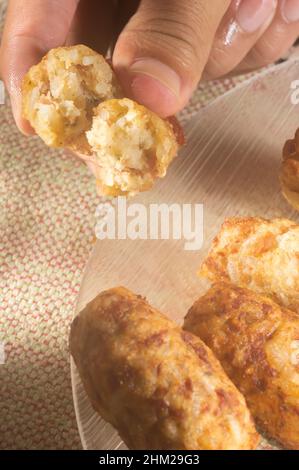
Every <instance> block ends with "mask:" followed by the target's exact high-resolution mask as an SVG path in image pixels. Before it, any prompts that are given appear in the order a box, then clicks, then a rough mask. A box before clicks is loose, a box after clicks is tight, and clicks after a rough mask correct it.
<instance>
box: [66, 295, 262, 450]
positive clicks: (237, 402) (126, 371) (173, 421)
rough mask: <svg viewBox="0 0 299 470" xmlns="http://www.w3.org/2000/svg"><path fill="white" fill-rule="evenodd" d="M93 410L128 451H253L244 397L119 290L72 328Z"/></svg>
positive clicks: (138, 300) (174, 331) (204, 355)
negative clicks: (114, 431)
mask: <svg viewBox="0 0 299 470" xmlns="http://www.w3.org/2000/svg"><path fill="white" fill-rule="evenodd" d="M70 349H71V353H72V355H73V358H74V360H75V363H76V365H77V367H78V370H79V373H80V376H81V379H82V382H83V384H84V386H85V389H86V392H87V394H88V396H89V398H90V400H91V403H92V405H93V407H94V409H95V410H96V411H97V412H98V413H99V414H100V415H101V416H102V417H103V418H104V419H105V420H106V421H108V422H109V423H111V424H112V425H113V426H114V427H115V428H116V429H117V430H118V432H119V434H120V436H121V437H122V439H123V440H124V442H125V443H126V444H127V446H128V447H129V448H130V449H148V450H150V449H156V450H158V449H178V450H185V449H188V450H192V449H195V450H197V449H208V450H212V449H222V450H223V449H254V448H256V446H257V444H258V442H259V436H258V434H257V433H256V431H255V428H254V425H253V422H252V419H251V416H250V413H249V411H248V409H247V407H246V404H245V400H244V398H243V396H242V395H241V394H240V392H239V391H238V390H237V389H236V388H235V386H234V385H233V384H232V383H231V381H230V380H229V379H228V378H227V376H226V375H225V373H224V371H223V369H222V367H221V366H220V364H219V362H218V360H217V359H216V358H215V357H214V355H213V354H212V352H211V351H210V349H209V348H207V347H206V346H205V344H204V343H203V342H202V341H201V340H200V339H198V338H196V337H195V336H193V335H192V334H190V333H187V332H184V331H183V330H182V329H181V328H179V327H178V326H177V325H176V324H175V323H174V322H172V321H171V320H169V319H168V318H166V317H165V316H164V315H162V314H161V313H160V312H159V311H157V310H156V309H154V308H152V307H151V306H150V305H149V304H148V303H147V302H146V301H145V300H144V299H143V298H142V297H141V296H138V295H135V294H133V293H131V292H130V291H128V290H127V289H125V288H122V287H120V288H115V289H110V290H108V291H105V292H103V293H101V294H99V295H98V296H97V297H96V298H95V299H94V300H93V301H92V302H91V303H89V304H88V305H87V307H86V308H85V309H84V310H83V311H82V312H81V313H80V314H79V316H77V317H76V318H75V319H74V321H73V323H72V326H71V333H70Z"/></svg>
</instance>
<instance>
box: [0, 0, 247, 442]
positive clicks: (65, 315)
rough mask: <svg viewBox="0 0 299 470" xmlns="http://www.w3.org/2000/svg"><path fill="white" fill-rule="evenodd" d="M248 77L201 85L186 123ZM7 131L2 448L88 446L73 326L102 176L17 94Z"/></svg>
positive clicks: (1, 192)
mask: <svg viewBox="0 0 299 470" xmlns="http://www.w3.org/2000/svg"><path fill="white" fill-rule="evenodd" d="M5 3H6V2H4V3H3V2H1V3H0V20H1V30H2V27H3V18H4V15H5ZM243 79H244V77H239V78H237V79H226V80H222V81H215V82H212V83H208V84H204V85H201V86H199V88H198V89H197V91H196V92H195V93H194V96H193V98H192V100H191V102H190V105H189V107H188V108H186V109H185V110H184V111H183V112H182V113H181V116H180V117H181V120H182V122H185V121H186V120H188V119H190V117H191V116H192V115H194V113H195V112H196V111H197V110H198V109H199V108H200V107H201V106H203V105H205V104H206V103H208V102H209V101H210V100H212V99H213V98H214V97H216V96H218V95H219V94H221V93H224V92H225V91H227V90H228V89H230V88H231V87H233V86H234V85H235V84H236V83H238V82H240V81H241V80H243ZM0 131H1V132H0V203H1V212H0V261H1V264H0V342H2V343H4V346H5V356H6V358H5V363H4V364H3V365H0V448H1V449H78V448H81V444H80V439H79V435H78V431H77V425H76V420H75V414H74V409H73V402H72V392H71V382H70V368H69V353H68V333H69V325H70V322H71V319H72V315H73V312H74V308H75V303H76V298H77V295H78V291H79V288H80V282H81V278H82V274H83V270H84V267H85V264H86V262H87V259H88V256H89V254H90V252H91V250H92V247H93V243H94V238H95V237H94V223H95V220H94V211H95V207H96V204H97V201H98V197H97V195H96V192H95V184H94V180H93V177H92V176H91V175H90V173H89V171H88V170H87V168H86V166H85V165H84V164H82V163H80V162H79V161H77V160H75V159H74V158H72V157H70V156H68V155H66V154H64V153H63V152H62V151H54V150H50V149H49V148H47V147H46V146H45V145H44V144H43V143H42V142H41V140H40V139H38V138H37V137H33V138H32V137H31V138H26V137H24V136H23V135H21V134H20V133H19V132H18V130H17V128H16V127H15V125H14V121H13V118H12V114H11V110H10V105H9V100H8V99H6V103H5V105H2V106H0ZM0 346H1V343H0Z"/></svg>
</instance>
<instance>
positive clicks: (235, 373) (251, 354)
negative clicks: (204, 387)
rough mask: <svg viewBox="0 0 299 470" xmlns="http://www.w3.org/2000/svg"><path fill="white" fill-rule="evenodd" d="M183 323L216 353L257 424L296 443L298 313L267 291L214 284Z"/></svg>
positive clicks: (296, 445) (288, 444) (298, 443)
mask: <svg viewBox="0 0 299 470" xmlns="http://www.w3.org/2000/svg"><path fill="white" fill-rule="evenodd" d="M184 328H185V329H186V330H187V331H189V332H191V333H193V334H196V335H198V336H199V337H200V338H201V339H202V340H203V341H204V342H205V343H206V344H207V345H208V346H209V347H210V348H211V349H212V351H213V352H214V353H215V355H216V356H217V358H218V359H219V360H220V362H221V364H222V366H223V368H224V370H225V371H226V373H227V374H228V376H229V377H230V378H231V380H232V381H233V382H234V384H235V385H236V386H237V387H238V388H239V390H240V391H241V392H242V394H243V395H244V396H245V398H246V401H247V404H248V406H249V409H250V411H251V413H252V415H253V416H254V418H255V419H256V420H257V422H258V424H259V425H260V426H261V427H262V429H264V431H266V432H267V433H268V434H269V435H270V436H272V437H273V438H275V439H277V440H278V441H280V442H281V443H282V444H283V446H285V447H287V448H290V449H299V317H298V315H297V314H295V313H294V312H292V311H290V310H288V309H286V308H283V307H280V306H279V305H278V304H276V303H275V302H273V301H272V300H271V299H269V298H268V297H266V296H262V295H260V294H256V293H255V292H252V291H250V290H248V289H244V288H240V287H236V286H233V285H231V284H226V283H218V284H215V285H214V286H213V287H212V288H211V289H210V290H209V291H208V293H207V294H206V295H204V296H203V297H201V298H200V299H199V300H198V301H197V302H195V304H194V305H193V307H192V308H191V309H190V310H189V312H188V314H187V316H186V318H185V323H184Z"/></svg>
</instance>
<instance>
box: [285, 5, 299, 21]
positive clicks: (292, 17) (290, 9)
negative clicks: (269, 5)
mask: <svg viewBox="0 0 299 470" xmlns="http://www.w3.org/2000/svg"><path fill="white" fill-rule="evenodd" d="M281 14H282V16H283V18H284V20H285V21H286V22H287V23H295V22H296V21H299V1H298V0H282V3H281Z"/></svg>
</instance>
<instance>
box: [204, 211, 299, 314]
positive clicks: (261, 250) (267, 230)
mask: <svg viewBox="0 0 299 470" xmlns="http://www.w3.org/2000/svg"><path fill="white" fill-rule="evenodd" d="M199 274H200V275H202V276H205V277H207V278H208V279H209V280H210V281H212V282H218V281H227V282H232V283H233V284H236V285H239V286H243V287H248V288H250V289H252V290H254V291H256V292H259V293H264V294H267V295H269V296H271V297H272V298H273V299H275V300H276V301H277V302H279V303H281V304H282V305H284V306H286V307H288V308H290V309H292V310H298V311H299V225H297V224H296V223H295V222H292V221H291V220H288V219H274V220H272V221H270V220H266V219H261V218H257V217H248V218H246V217H236V218H231V219H227V220H226V221H225V223H224V224H223V226H222V228H221V230H220V233H219V234H218V236H217V237H216V238H215V239H214V241H213V244H212V248H211V250H210V253H209V255H208V257H207V258H206V260H205V261H204V263H203V264H202V266H201V269H200V272H199Z"/></svg>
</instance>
